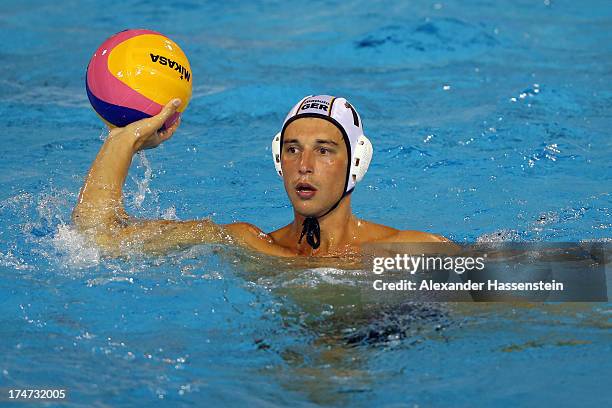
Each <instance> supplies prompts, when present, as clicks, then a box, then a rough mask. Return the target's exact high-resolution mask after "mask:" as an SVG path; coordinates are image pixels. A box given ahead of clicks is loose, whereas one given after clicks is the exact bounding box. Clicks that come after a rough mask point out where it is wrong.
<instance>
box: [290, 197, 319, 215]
mask: <svg viewBox="0 0 612 408" xmlns="http://www.w3.org/2000/svg"><path fill="white" fill-rule="evenodd" d="M293 210H294V211H295V212H296V213H297V214H299V215H301V216H302V217H320V216H321V215H323V213H324V211H325V209H324V208H322V207H321V206H320V205H317V204H315V203H313V202H304V201H299V202H297V203H295V202H294V203H293Z"/></svg>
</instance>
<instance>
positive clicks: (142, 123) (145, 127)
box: [131, 98, 181, 134]
mask: <svg viewBox="0 0 612 408" xmlns="http://www.w3.org/2000/svg"><path fill="white" fill-rule="evenodd" d="M179 106H181V100H180V99H178V98H176V99H173V100H171V101H170V102H168V103H167V104H166V105H165V106H164V107H163V108H162V110H161V112H159V113H158V114H157V115H155V116H153V117H151V118H148V119H143V120H139V121H138V122H134V123H132V125H131V126H135V127H136V128H137V129H139V130H140V133H141V134H143V133H149V132H150V133H153V132H155V131H156V130H158V129H159V128H161V127H162V126H163V125H164V123H166V121H167V120H168V119H170V117H171V116H172V115H174V113H175V112H176V109H177V108H178V107H179Z"/></svg>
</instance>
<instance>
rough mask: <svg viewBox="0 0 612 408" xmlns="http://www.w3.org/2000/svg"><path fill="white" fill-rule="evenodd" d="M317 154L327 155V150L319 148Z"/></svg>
mask: <svg viewBox="0 0 612 408" xmlns="http://www.w3.org/2000/svg"><path fill="white" fill-rule="evenodd" d="M319 152H320V153H321V154H327V153H329V150H328V149H326V148H325V147H321V148H320V149H319Z"/></svg>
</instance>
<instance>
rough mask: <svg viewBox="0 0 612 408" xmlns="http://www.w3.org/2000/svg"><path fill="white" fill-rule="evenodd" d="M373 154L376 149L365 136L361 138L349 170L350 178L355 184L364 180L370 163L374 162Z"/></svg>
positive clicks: (358, 140)
mask: <svg viewBox="0 0 612 408" xmlns="http://www.w3.org/2000/svg"><path fill="white" fill-rule="evenodd" d="M373 152H374V149H373V148H372V143H371V142H370V140H369V139H368V138H367V137H365V135H361V136H359V138H358V139H357V145H356V146H355V152H354V153H353V157H352V163H351V169H350V170H349V177H350V178H351V181H352V182H353V184H355V183H358V182H360V181H361V180H363V176H365V174H366V172H367V171H368V167H369V166H370V161H372V154H373Z"/></svg>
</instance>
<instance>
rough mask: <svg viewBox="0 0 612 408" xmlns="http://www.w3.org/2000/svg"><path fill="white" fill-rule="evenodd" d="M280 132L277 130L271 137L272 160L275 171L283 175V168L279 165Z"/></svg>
mask: <svg viewBox="0 0 612 408" xmlns="http://www.w3.org/2000/svg"><path fill="white" fill-rule="evenodd" d="M280 139H281V134H280V132H278V133H277V134H276V136H274V139H272V160H274V167H275V168H276V172H277V173H278V175H279V176H281V177H283V169H282V167H281V160H280V154H281V144H280Z"/></svg>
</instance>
